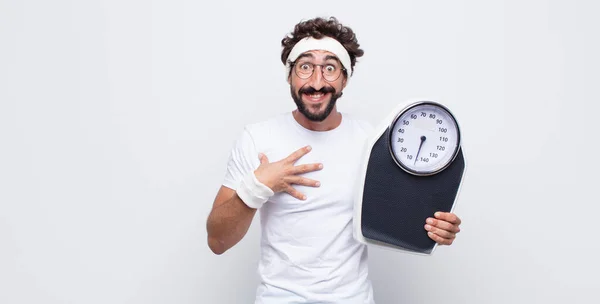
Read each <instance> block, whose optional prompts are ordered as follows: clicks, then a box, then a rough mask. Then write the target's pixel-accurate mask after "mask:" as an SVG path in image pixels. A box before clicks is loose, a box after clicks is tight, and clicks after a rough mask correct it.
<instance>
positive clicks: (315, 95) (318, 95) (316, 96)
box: [310, 93, 323, 98]
mask: <svg viewBox="0 0 600 304" xmlns="http://www.w3.org/2000/svg"><path fill="white" fill-rule="evenodd" d="M321 96H323V94H321V93H319V94H313V95H310V97H312V98H319V97H321Z"/></svg>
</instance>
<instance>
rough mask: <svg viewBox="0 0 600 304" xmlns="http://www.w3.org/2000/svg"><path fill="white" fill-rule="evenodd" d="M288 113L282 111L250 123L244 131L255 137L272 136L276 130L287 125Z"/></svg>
mask: <svg viewBox="0 0 600 304" xmlns="http://www.w3.org/2000/svg"><path fill="white" fill-rule="evenodd" d="M287 114H288V113H280V114H276V115H274V116H272V117H270V118H268V119H265V120H262V121H255V122H251V123H248V124H246V125H245V126H244V131H245V132H247V133H248V134H249V135H250V136H253V137H263V136H270V135H272V134H273V132H274V131H276V130H278V129H281V128H283V127H285V125H286V115H287Z"/></svg>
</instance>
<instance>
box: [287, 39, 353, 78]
mask: <svg viewBox="0 0 600 304" xmlns="http://www.w3.org/2000/svg"><path fill="white" fill-rule="evenodd" d="M313 50H323V51H328V52H331V53H333V54H334V55H335V56H337V58H338V59H339V60H340V62H341V63H342V65H343V66H344V68H345V69H346V71H347V72H348V73H347V74H348V78H350V75H352V65H351V61H350V55H348V51H346V49H345V48H344V46H343V45H342V44H341V43H340V42H339V41H337V40H335V39H333V38H331V37H327V36H324V37H323V38H321V39H315V38H313V37H310V36H309V37H306V38H304V39H302V40H300V41H298V43H296V45H294V47H293V48H292V50H291V51H290V55H289V56H288V58H287V62H286V65H285V70H286V74H285V79H287V78H288V76H289V75H290V69H291V65H290V62H294V61H296V59H297V58H298V56H300V55H301V54H302V53H304V52H308V51H313Z"/></svg>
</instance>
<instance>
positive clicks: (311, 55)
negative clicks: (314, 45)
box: [296, 53, 342, 64]
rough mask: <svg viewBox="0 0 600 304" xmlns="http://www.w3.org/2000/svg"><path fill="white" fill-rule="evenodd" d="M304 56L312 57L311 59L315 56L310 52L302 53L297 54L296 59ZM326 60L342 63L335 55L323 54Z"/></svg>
mask: <svg viewBox="0 0 600 304" xmlns="http://www.w3.org/2000/svg"><path fill="white" fill-rule="evenodd" d="M305 57H309V58H313V59H314V58H315V56H314V55H313V54H311V53H304V54H301V55H300V56H298V58H296V61H298V60H300V59H302V58H305ZM327 60H335V61H336V62H337V63H339V64H342V62H341V61H340V59H339V58H337V56H333V55H326V56H325V61H327Z"/></svg>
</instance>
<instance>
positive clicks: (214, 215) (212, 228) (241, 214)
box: [206, 194, 256, 254]
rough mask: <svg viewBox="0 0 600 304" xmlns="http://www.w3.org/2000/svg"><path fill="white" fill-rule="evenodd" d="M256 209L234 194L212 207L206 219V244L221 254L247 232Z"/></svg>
mask: <svg viewBox="0 0 600 304" xmlns="http://www.w3.org/2000/svg"><path fill="white" fill-rule="evenodd" d="M255 213H256V209H254V208H250V207H248V206H247V205H246V204H244V202H243V201H242V200H241V199H240V197H239V196H238V195H237V194H234V195H233V196H232V197H231V198H229V199H228V200H227V201H225V202H223V204H220V205H219V206H218V207H216V208H214V209H213V210H212V212H211V213H210V215H209V217H208V220H207V225H206V228H207V231H208V246H209V247H210V249H211V250H212V251H213V252H214V253H216V254H222V253H224V252H225V251H227V250H228V249H229V248H231V247H233V246H234V245H235V244H237V243H238V242H239V241H240V240H241V239H242V238H243V237H244V235H246V232H248V228H249V227H250V224H251V223H252V219H253V218H254V214H255Z"/></svg>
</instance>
